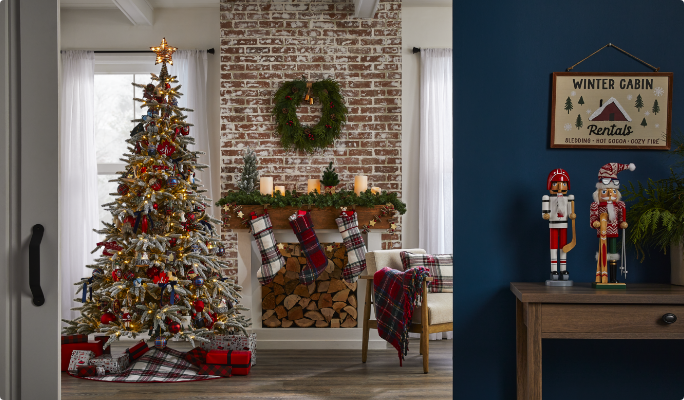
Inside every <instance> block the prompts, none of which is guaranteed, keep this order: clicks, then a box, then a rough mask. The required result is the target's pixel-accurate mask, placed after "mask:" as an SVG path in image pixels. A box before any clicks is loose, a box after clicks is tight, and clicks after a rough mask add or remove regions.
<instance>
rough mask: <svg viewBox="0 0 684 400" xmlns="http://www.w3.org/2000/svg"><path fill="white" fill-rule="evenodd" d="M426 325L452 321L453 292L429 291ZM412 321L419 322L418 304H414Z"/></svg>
mask: <svg viewBox="0 0 684 400" xmlns="http://www.w3.org/2000/svg"><path fill="white" fill-rule="evenodd" d="M427 304H428V325H437V324H446V323H449V322H454V294H453V293H429V294H428V295H427ZM413 322H414V323H416V324H420V323H421V316H420V306H416V309H415V311H414V312H413Z"/></svg>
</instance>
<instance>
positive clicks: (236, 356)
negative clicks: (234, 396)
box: [207, 350, 252, 375]
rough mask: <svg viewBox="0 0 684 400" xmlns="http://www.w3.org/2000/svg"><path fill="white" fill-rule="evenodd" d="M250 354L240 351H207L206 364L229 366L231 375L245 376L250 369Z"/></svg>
mask: <svg viewBox="0 0 684 400" xmlns="http://www.w3.org/2000/svg"><path fill="white" fill-rule="evenodd" d="M251 358H252V353H251V352H249V351H241V350H209V352H208V353H207V364H218V365H229V366H231V367H233V371H232V372H233V375H247V374H249V370H250V368H251V367H252V364H251Z"/></svg>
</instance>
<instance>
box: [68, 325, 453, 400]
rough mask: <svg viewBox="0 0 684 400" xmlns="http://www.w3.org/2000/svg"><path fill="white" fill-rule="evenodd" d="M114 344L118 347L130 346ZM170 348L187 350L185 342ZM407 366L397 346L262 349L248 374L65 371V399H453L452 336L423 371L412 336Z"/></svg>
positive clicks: (433, 347) (435, 348) (436, 345)
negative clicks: (142, 378) (114, 379)
mask: <svg viewBox="0 0 684 400" xmlns="http://www.w3.org/2000/svg"><path fill="white" fill-rule="evenodd" d="M119 347H120V348H118V347H116V346H115V347H114V348H113V352H114V353H117V352H119V351H122V350H123V349H124V348H125V346H120V344H119ZM171 347H174V348H176V349H178V350H182V351H185V350H188V349H189V346H188V345H187V344H185V343H173V344H172V345H171ZM409 349H410V351H409V354H408V356H407V357H406V360H404V366H403V367H399V358H398V356H397V352H396V350H394V349H387V350H369V352H368V362H367V363H366V364H363V363H362V362H361V350H258V352H257V357H258V358H257V365H256V366H255V367H254V368H253V369H252V371H251V373H250V374H249V375H248V376H234V377H232V378H225V379H216V380H211V381H199V382H187V383H172V384H161V383H136V384H130V383H106V382H94V381H88V380H85V379H78V378H73V377H71V376H69V375H68V374H67V373H66V372H63V373H62V400H85V399H97V400H128V399H135V400H139V399H140V400H143V399H144V400H162V399H163V400H170V399H184V400H211V399H246V400H251V399H288V400H290V399H302V400H305V399H358V400H361V399H421V400H428V399H429V400H431V399H451V398H453V385H452V384H453V358H452V354H453V353H452V349H453V341H451V340H439V341H431V342H430V373H429V374H427V375H425V374H423V364H422V357H421V356H420V355H419V354H418V353H419V350H418V349H419V343H418V340H417V339H411V344H410V346H409Z"/></svg>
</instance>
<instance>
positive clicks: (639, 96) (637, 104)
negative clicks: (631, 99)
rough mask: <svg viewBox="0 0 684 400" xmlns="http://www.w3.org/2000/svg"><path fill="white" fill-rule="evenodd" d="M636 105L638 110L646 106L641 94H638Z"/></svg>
mask: <svg viewBox="0 0 684 400" xmlns="http://www.w3.org/2000/svg"><path fill="white" fill-rule="evenodd" d="M634 107H636V109H637V111H641V109H642V108H644V101H643V100H642V99H641V95H638V96H637V99H636V102H635V103H634Z"/></svg>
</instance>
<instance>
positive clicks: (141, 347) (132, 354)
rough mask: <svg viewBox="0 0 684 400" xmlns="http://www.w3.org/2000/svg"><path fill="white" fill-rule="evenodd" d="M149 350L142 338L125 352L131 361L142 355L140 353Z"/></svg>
mask: <svg viewBox="0 0 684 400" xmlns="http://www.w3.org/2000/svg"><path fill="white" fill-rule="evenodd" d="M149 350H150V348H149V347H148V346H147V343H145V341H144V340H141V341H140V343H138V344H136V345H135V346H133V347H131V348H130V349H127V350H126V353H128V355H129V359H130V362H133V361H135V360H137V359H138V358H140V357H142V355H143V354H145V353H147V352H148V351H149Z"/></svg>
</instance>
